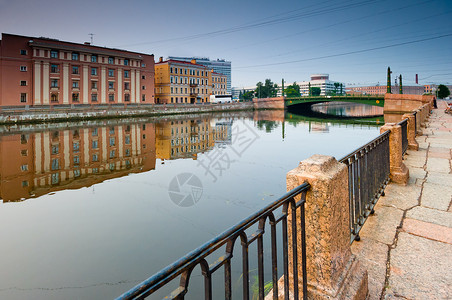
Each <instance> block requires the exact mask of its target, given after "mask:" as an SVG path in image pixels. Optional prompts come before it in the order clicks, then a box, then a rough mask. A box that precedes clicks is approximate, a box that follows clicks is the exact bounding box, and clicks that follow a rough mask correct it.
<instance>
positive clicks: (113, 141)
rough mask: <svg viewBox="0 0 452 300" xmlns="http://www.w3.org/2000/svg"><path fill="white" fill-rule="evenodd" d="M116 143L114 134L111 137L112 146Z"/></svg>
mask: <svg viewBox="0 0 452 300" xmlns="http://www.w3.org/2000/svg"><path fill="white" fill-rule="evenodd" d="M114 145H115V137H114V136H112V137H110V146H114Z"/></svg>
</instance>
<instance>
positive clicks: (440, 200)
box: [421, 182, 452, 211]
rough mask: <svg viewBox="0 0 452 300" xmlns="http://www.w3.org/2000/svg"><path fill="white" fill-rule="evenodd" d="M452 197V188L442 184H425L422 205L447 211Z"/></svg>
mask: <svg viewBox="0 0 452 300" xmlns="http://www.w3.org/2000/svg"><path fill="white" fill-rule="evenodd" d="M451 197H452V187H450V186H444V185H442V184H435V183H428V182H426V183H425V184H424V189H423V191H422V196H421V205H422V206H425V207H430V208H436V209H439V210H443V211H447V209H448V208H449V205H450V201H451Z"/></svg>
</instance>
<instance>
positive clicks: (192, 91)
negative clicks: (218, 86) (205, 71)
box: [171, 87, 208, 94]
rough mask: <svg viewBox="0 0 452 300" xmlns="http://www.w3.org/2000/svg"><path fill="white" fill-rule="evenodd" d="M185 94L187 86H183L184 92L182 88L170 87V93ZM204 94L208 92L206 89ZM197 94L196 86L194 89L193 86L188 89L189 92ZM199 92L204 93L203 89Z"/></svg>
mask: <svg viewBox="0 0 452 300" xmlns="http://www.w3.org/2000/svg"><path fill="white" fill-rule="evenodd" d="M179 91H180V94H187V88H185V93H184V88H180V89H179V88H177V87H171V94H179ZM205 91H206V94H207V93H208V91H207V89H206V90H205ZM194 93H196V94H199V88H197V89H196V90H195V89H194V88H191V89H190V94H194ZM201 94H204V89H201Z"/></svg>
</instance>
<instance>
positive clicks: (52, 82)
mask: <svg viewBox="0 0 452 300" xmlns="http://www.w3.org/2000/svg"><path fill="white" fill-rule="evenodd" d="M21 85H22V84H21ZM25 85H26V82H25ZM50 87H51V88H59V79H52V80H50ZM72 88H73V89H78V88H80V81H78V80H73V81H72ZM97 88H98V82H97V81H91V89H93V90H96V89H97ZM108 89H109V90H114V89H115V82H114V81H109V82H108ZM124 89H125V90H126V91H128V90H130V82H124ZM141 89H142V90H145V89H146V86H145V85H142V86H141Z"/></svg>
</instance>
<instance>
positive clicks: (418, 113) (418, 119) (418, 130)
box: [415, 108, 422, 135]
mask: <svg viewBox="0 0 452 300" xmlns="http://www.w3.org/2000/svg"><path fill="white" fill-rule="evenodd" d="M415 111H416V135H422V130H421V123H422V113H421V109H420V108H418V109H416V110H415Z"/></svg>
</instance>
